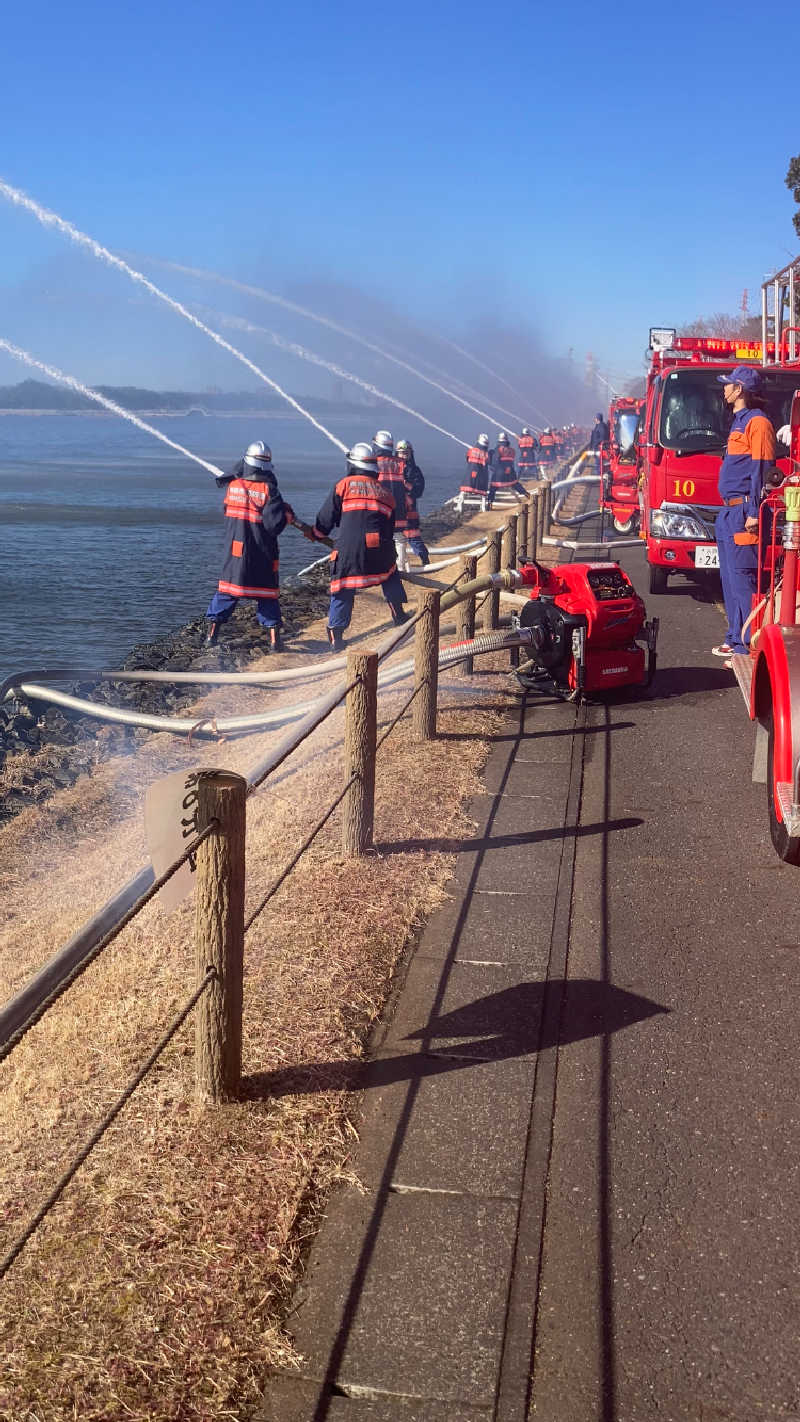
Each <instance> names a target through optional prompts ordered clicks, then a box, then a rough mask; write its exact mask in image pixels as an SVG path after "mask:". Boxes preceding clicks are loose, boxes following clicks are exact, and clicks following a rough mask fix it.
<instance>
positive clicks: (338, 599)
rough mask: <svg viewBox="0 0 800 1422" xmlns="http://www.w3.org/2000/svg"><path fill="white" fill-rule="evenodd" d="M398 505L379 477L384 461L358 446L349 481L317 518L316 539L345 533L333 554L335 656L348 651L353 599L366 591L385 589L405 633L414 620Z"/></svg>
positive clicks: (330, 633)
mask: <svg viewBox="0 0 800 1422" xmlns="http://www.w3.org/2000/svg"><path fill="white" fill-rule="evenodd" d="M394 520H395V510H394V499H393V498H392V495H391V493H390V491H389V487H388V484H387V483H382V482H381V480H380V479H379V477H378V459H377V456H376V454H375V452H374V450H373V448H372V445H371V444H367V443H366V442H364V443H360V444H354V445H353V448H352V449H351V450H350V451H349V452H348V454H347V469H346V473H345V475H344V477H343V478H342V479H340V480H339V481H338V483H337V484H335V485H334V487H333V489H332V490H331V493H330V494H329V496H328V498H327V499H326V500H325V503H324V504H323V505H322V508H321V509H320V511H319V513H318V514H317V518H316V522H315V524H314V534H315V535H316V537H317V538H321V537H326V536H327V535H328V534H329V533H330V532H331V529H333V528H338V529H339V537H338V539H337V541H336V548H335V549H334V551H333V553H332V554H331V601H330V607H329V609H328V629H327V630H328V641H329V642H330V644H331V648H332V650H333V651H335V652H339V651H341V649H342V646H343V645H344V644H343V642H342V633H343V632H344V630H345V628H346V627H349V625H350V618H351V617H352V615H353V599H354V597H355V595H356V593H357V592H359V591H360V590H361V589H362V588H377V587H379V588H380V589H381V592H382V593H383V595H384V597H385V598H386V601H387V602H388V604H389V609H390V611H391V614H392V621H393V622H394V623H395V624H396V625H397V626H398V627H399V626H400V625H401V623H403V622H406V621H407V619H408V616H409V614H408V613H407V612H406V610H405V608H404V607H403V603H404V602H405V599H406V590H405V588H404V587H403V584H402V581H401V579H400V574H399V573H398V571H397V564H396V561H395V548H394Z"/></svg>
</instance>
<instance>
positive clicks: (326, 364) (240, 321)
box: [214, 311, 469, 449]
mask: <svg viewBox="0 0 800 1422" xmlns="http://www.w3.org/2000/svg"><path fill="white" fill-rule="evenodd" d="M214 316H215V318H216V320H218V321H221V322H222V324H223V326H230V327H232V328H233V329H234V330H236V331H247V332H248V333H250V334H251V335H259V336H268V337H269V339H270V340H271V341H272V344H273V345H274V346H277V347H278V349H279V350H282V351H288V352H289V354H290V355H296V356H299V358H300V359H301V360H306V361H308V362H309V363H310V364H311V365H317V366H320V367H321V368H322V369H323V370H327V371H329V372H330V374H331V375H337V376H339V377H340V378H341V379H342V380H349V381H352V383H353V384H354V385H358V386H360V388H361V389H362V390H366V391H367V392H368V393H369V394H370V395H376V396H377V397H378V399H380V400H388V402H389V404H390V405H396V407H397V409H398V410H405V412H406V414H407V415H413V416H414V419H415V420H421V421H422V423H423V424H425V425H429V426H430V428H431V429H432V430H438V432H439V434H443V435H447V438H448V439H452V440H454V441H455V443H456V444H460V445H461V447H462V449H469V443H468V441H467V440H465V439H459V437H458V435H454V434H452V433H451V431H450V430H446V429H445V428H444V426H443V425H437V424H436V422H435V421H434V420H429V419H428V417H427V415H423V414H421V413H420V411H419V410H415V409H413V408H412V406H411V405H405V404H404V403H403V401H402V400H398V399H397V398H396V396H394V395H389V394H388V393H387V392H386V391H385V390H380V389H379V388H378V386H377V385H372V384H370V382H369V381H368V380H362V379H361V376H360V375H353V373H352V372H351V371H349V370H345V369H344V368H343V366H341V365H336V364H335V362H334V361H331V360H325V359H324V357H323V356H319V355H316V354H315V352H314V351H310V350H308V348H307V347H306V346H301V345H299V344H298V343H297V342H296V341H286V340H284V338H283V336H279V335H278V333H277V331H270V330H269V329H268V327H266V326H255V325H254V324H253V322H252V321H247V320H246V319H245V317H244V316H227V315H225V314H224V313H223V312H221V311H216V312H215V313H214Z"/></svg>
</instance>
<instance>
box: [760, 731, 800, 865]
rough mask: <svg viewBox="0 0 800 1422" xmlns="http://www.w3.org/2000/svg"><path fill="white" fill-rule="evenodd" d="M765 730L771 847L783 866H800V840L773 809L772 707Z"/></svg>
mask: <svg viewBox="0 0 800 1422" xmlns="http://www.w3.org/2000/svg"><path fill="white" fill-rule="evenodd" d="M765 725H766V729H767V736H768V742H767V809H768V811H769V832H770V837H771V839H772V847H773V849H774V850H775V853H776V854H777V856H778V858H779V859H782V860H783V862H784V864H795V865H800V838H799V837H798V836H796V835H795V836H792V835H790V834H789V832H788V830H787V828H786V826H785V824H784V823H783V820H782V819H779V817H778V812H777V810H776V809H775V789H774V787H775V767H774V762H775V722H774V719H773V715H772V706H771V705H770V708H769V713H768V715H767V719H766V722H765Z"/></svg>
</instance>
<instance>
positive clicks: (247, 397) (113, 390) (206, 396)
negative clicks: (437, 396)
mask: <svg viewBox="0 0 800 1422" xmlns="http://www.w3.org/2000/svg"><path fill="white" fill-rule="evenodd" d="M93 388H94V389H95V390H97V392H98V393H99V394H100V395H105V397H106V399H107V400H114V401H115V402H116V403H117V404H118V405H122V406H123V408H124V409H126V410H132V411H133V412H134V413H136V412H141V411H143V410H150V411H153V412H159V411H160V412H162V413H164V414H176V415H185V414H188V412H189V411H190V410H198V409H200V410H207V411H208V413H209V414H214V413H215V412H220V411H225V413H230V412H231V411H236V410H255V409H258V410H266V411H270V410H281V411H285V409H286V406H285V404H284V402H283V400H281V399H280V397H279V396H277V395H273V394H271V392H270V391H268V390H264V391H263V392H262V391H260V390H249V391H248V390H235V391H228V392H226V391H223V390H215V391H213V392H211V391H202V392H195V391H191V390H146V389H143V388H142V387H140V386H138V385H95V386H94V387H93ZM301 398H302V399H303V400H305V401H306V403H307V404H310V405H311V406H312V407H313V408H314V409H315V410H320V411H321V410H332V411H333V410H337V411H338V410H350V409H359V410H363V408H364V406H363V404H362V405H350V404H348V403H347V402H346V401H337V402H334V401H333V400H325V399H323V398H322V397H321V396H318V395H311V396H305V395H304V396H302V397H301ZM98 408H99V406H98V405H97V404H96V402H95V401H94V400H89V399H87V397H86V396H85V395H79V394H78V393H77V392H76V391H74V390H68V389H66V388H65V387H63V386H61V385H49V384H47V382H46V381H44V380H22V381H20V383H19V384H18V385H0V410H65V411H73V412H77V411H81V410H93V411H95V412H96V411H97V410H98Z"/></svg>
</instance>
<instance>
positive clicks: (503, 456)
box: [492, 444, 517, 489]
mask: <svg viewBox="0 0 800 1422" xmlns="http://www.w3.org/2000/svg"><path fill="white" fill-rule="evenodd" d="M516 482H517V471H516V469H515V467H514V451H513V449H512V448H511V445H510V444H498V446H497V448H496V449H495V450H494V451H493V453H492V488H493V489H510V488H511V486H512V484H516Z"/></svg>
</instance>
